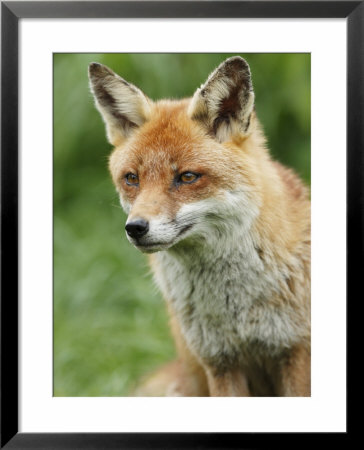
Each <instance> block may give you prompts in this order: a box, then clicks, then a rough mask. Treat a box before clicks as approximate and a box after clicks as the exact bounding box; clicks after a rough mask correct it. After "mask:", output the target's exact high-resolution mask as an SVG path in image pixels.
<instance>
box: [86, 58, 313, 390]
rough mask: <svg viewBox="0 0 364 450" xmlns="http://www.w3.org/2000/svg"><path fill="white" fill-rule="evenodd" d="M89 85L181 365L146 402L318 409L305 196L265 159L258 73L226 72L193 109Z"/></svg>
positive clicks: (158, 378)
mask: <svg viewBox="0 0 364 450" xmlns="http://www.w3.org/2000/svg"><path fill="white" fill-rule="evenodd" d="M89 79H90V86H91V91H92V93H93V95H94V98H95V104H96V107H97V108H98V110H99V111H100V113H101V116H102V118H103V120H104V122H105V125H106V132H107V137H108V140H109V142H110V143H111V144H112V145H113V146H114V147H115V149H114V151H113V152H112V154H111V157H110V161H109V168H110V172H111V176H112V179H113V182H114V184H115V186H116V189H117V192H118V193H119V195H120V202H121V205H122V207H123V208H124V210H125V211H126V213H127V214H128V219H127V222H126V225H125V229H126V234H127V238H128V239H129V241H130V242H131V243H132V244H133V245H134V246H135V247H136V248H137V249H139V250H140V251H142V252H144V253H149V254H151V255H149V258H150V263H151V266H152V269H153V272H154V275H155V280H156V282H157V284H158V286H159V287H160V289H161V291H162V293H163V295H164V297H165V299H166V302H167V307H168V311H169V313H170V317H171V327H172V333H173V336H174V338H175V341H176V347H177V351H178V360H176V361H175V362H172V363H170V364H167V365H166V366H165V367H163V368H162V369H160V370H159V372H157V373H156V374H155V375H152V376H151V377H150V378H149V379H147V380H146V381H145V383H144V384H143V385H142V386H141V387H140V388H139V390H138V391H137V394H136V395H143V396H169V395H171V396H172V395H174V396H310V395H311V367H310V361H311V358H310V354H311V337H310V336H311V333H310V200H309V193H308V190H307V188H306V187H305V186H304V185H303V183H302V182H301V181H300V180H299V178H298V177H297V176H296V175H295V174H294V173H293V171H291V170H290V169H288V168H285V167H284V166H282V165H281V164H280V163H278V162H275V161H273V160H272V159H271V157H270V156H269V153H268V151H267V148H266V143H265V138H264V135H263V132H262V130H261V126H260V124H259V121H258V119H257V116H256V112H255V108H254V91H253V84H252V80H251V73H250V68H249V65H248V63H247V62H246V61H245V60H244V59H243V58H241V57H239V56H235V57H231V58H229V59H227V60H226V61H224V62H222V63H221V64H220V65H219V66H218V67H217V68H216V69H215V70H214V71H213V72H212V73H211V74H210V76H209V77H208V79H207V81H206V82H205V84H203V85H202V86H201V87H200V88H199V89H197V91H196V92H195V94H194V95H193V96H192V98H190V99H183V100H161V101H157V102H154V101H152V100H151V99H149V98H148V97H147V96H146V95H145V94H144V93H143V92H142V91H141V90H139V89H138V88H137V87H135V86H134V85H132V84H130V83H128V82H127V81H125V80H124V79H123V78H121V77H120V76H118V75H117V74H115V73H114V72H113V71H112V70H110V69H109V68H107V67H105V66H104V65H101V64H97V63H91V64H90V66H89Z"/></svg>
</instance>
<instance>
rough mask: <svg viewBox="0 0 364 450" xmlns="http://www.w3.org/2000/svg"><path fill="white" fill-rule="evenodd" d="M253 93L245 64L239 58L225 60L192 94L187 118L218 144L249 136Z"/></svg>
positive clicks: (247, 67) (248, 70)
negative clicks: (206, 131) (211, 136)
mask: <svg viewBox="0 0 364 450" xmlns="http://www.w3.org/2000/svg"><path fill="white" fill-rule="evenodd" d="M253 107H254V92H253V85H252V81H251V75H250V69H249V65H248V63H247V62H246V61H245V60H244V59H243V58H241V57H240V56H234V57H232V58H228V59H227V60H226V61H224V62H223V63H222V64H220V65H219V66H218V67H217V69H215V70H214V71H213V72H212V73H211V75H210V76H209V77H208V79H207V81H206V83H205V84H203V85H202V86H201V87H200V88H199V89H197V91H196V92H195V94H194V96H193V98H192V100H191V103H190V106H189V116H190V117H191V119H193V120H197V121H200V122H201V123H202V125H203V126H204V127H205V128H207V130H208V133H210V134H212V135H214V136H216V139H217V140H219V141H220V142H223V141H226V140H228V139H229V138H230V137H232V136H233V135H234V134H247V133H248V132H249V125H250V116H251V113H252V111H253Z"/></svg>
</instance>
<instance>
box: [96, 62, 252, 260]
mask: <svg viewBox="0 0 364 450" xmlns="http://www.w3.org/2000/svg"><path fill="white" fill-rule="evenodd" d="M89 79H90V86H91V91H92V93H93V95H94V98H95V104H96V107H97V109H98V110H99V111H100V113H101V116H102V118H103V120H104V122H105V125H106V133H107V137H108V140H109V142H110V143H111V144H112V145H113V146H114V147H115V149H114V151H113V153H112V155H111V157H110V162H109V168H110V172H111V175H112V178H113V181H114V184H115V186H116V189H117V191H118V193H119V196H120V202H121V205H122V206H123V208H124V210H125V211H126V213H127V214H128V219H127V223H126V226H125V228H126V233H127V237H128V239H129V240H130V241H131V242H132V243H133V244H134V245H135V246H136V247H137V248H139V249H140V250H141V251H143V252H148V253H150V252H155V251H160V250H166V249H169V248H176V247H177V246H181V245H182V246H183V245H188V243H189V242H196V238H198V239H197V240H198V241H201V238H202V239H206V240H209V238H210V237H211V236H212V235H214V236H215V237H216V238H219V236H222V235H223V234H224V233H223V230H224V228H226V229H227V227H228V225H227V224H229V223H230V224H231V223H234V221H235V222H242V223H241V224H239V225H242V226H243V225H246V226H247V225H248V224H249V222H251V220H252V217H253V216H254V214H255V209H254V207H253V206H252V205H253V203H252V202H251V201H250V193H249V183H248V179H249V174H248V173H247V167H248V166H249V164H252V163H251V162H249V161H252V158H251V157H250V155H249V145H248V146H246V149H245V150H244V152H245V157H244V160H243V159H242V157H241V156H242V152H243V150H242V143H243V142H245V141H249V139H250V137H251V136H252V134H254V133H253V131H254V129H255V128H256V125H255V113H254V92H253V87H252V81H251V74H250V69H249V66H248V64H247V62H246V61H245V60H244V59H242V58H241V57H232V58H229V59H227V60H226V61H224V62H223V63H222V64H221V65H220V66H218V67H217V68H216V69H215V70H214V71H213V72H212V73H211V75H210V76H209V77H208V79H207V81H206V82H205V83H204V84H203V85H202V86H201V87H200V88H199V89H197V91H196V92H195V94H194V95H193V97H192V98H191V99H184V100H179V101H172V100H161V101H158V102H153V101H152V100H151V99H149V98H148V97H147V96H146V95H145V94H144V93H143V92H142V91H141V90H140V89H138V88H137V87H135V86H134V85H132V84H130V83H128V82H127V81H125V80H124V79H123V78H121V77H120V76H118V75H117V74H115V73H114V72H113V71H112V70H110V69H109V68H107V67H105V66H103V65H101V64H97V63H92V64H90V66H89ZM252 170H253V171H254V168H253V169H252ZM237 211H240V212H242V211H243V212H244V211H245V213H244V214H243V215H242V214H240V213H239V214H237ZM227 218H229V220H227ZM226 231H227V232H231V230H230V231H229V230H228V229H227V230H226ZM177 248H178V247H177Z"/></svg>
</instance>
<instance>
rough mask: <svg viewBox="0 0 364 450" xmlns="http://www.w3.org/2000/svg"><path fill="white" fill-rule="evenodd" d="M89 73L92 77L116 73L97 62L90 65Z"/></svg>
mask: <svg viewBox="0 0 364 450" xmlns="http://www.w3.org/2000/svg"><path fill="white" fill-rule="evenodd" d="M88 72H89V74H90V76H105V75H114V73H113V72H112V71H111V70H110V69H109V68H108V67H106V66H104V65H103V64H100V63H97V62H92V63H90V64H89V66H88Z"/></svg>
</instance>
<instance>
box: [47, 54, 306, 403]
mask: <svg viewBox="0 0 364 450" xmlns="http://www.w3.org/2000/svg"><path fill="white" fill-rule="evenodd" d="M228 56H232V55H230V54H55V55H54V395H56V396H123V395H128V394H129V393H130V389H131V388H132V387H133V385H134V384H135V383H136V382H137V380H138V378H140V377H141V376H142V375H144V374H146V373H148V372H149V371H152V370H153V369H155V368H156V367H158V365H160V364H161V363H163V362H165V361H168V360H170V359H172V358H173V357H174V354H175V351H174V346H173V342H172V339H171V337H170V334H169V330H168V318H167V315H166V312H165V309H164V304H163V300H162V298H161V296H160V294H159V293H158V292H157V290H156V288H155V287H154V285H153V282H152V278H151V275H150V273H149V270H148V266H147V261H146V259H145V257H144V255H142V254H140V253H139V252H138V251H137V250H135V249H134V248H133V247H132V246H131V245H130V244H129V243H128V242H127V240H126V238H125V235H124V229H123V228H124V223H125V215H124V213H123V212H122V210H121V208H120V206H119V201H118V197H117V195H116V192H115V190H114V188H113V186H112V183H111V181H110V179H109V174H108V171H107V158H108V155H109V153H110V150H111V148H110V146H109V145H108V143H107V141H106V138H105V131H104V125H103V122H102V120H101V117H100V115H99V113H98V112H97V111H96V109H95V107H94V105H93V99H92V96H91V94H90V92H89V88H88V80H87V67H88V64H89V63H90V62H92V61H96V62H100V63H102V64H106V65H107V66H109V67H110V68H112V69H113V70H114V71H115V72H117V73H119V74H120V75H121V76H122V77H123V78H125V79H127V80H128V81H130V82H132V83H133V84H135V85H137V86H138V87H140V88H141V89H142V90H143V91H144V92H145V93H146V94H147V95H148V96H149V97H150V98H152V99H155V100H156V99H159V98H163V97H169V98H181V97H186V96H191V95H192V94H193V92H194V91H195V89H196V88H197V87H198V86H200V84H201V83H203V82H204V81H205V80H206V78H207V76H208V74H209V73H210V72H211V71H212V70H213V69H214V68H215V67H216V66H217V65H218V64H220V63H221V62H222V61H223V60H224V59H225V58H227V57H228ZM241 56H243V57H244V58H246V59H247V61H248V62H249V64H250V67H251V71H252V75H253V83H254V89H255V93H256V111H257V114H258V117H259V118H260V121H261V123H262V124H263V128H264V130H265V133H266V136H267V139H268V145H269V147H270V149H271V152H272V154H273V156H274V157H275V158H276V159H278V160H280V161H281V162H283V163H285V164H286V165H288V166H291V167H293V168H294V169H295V170H296V171H297V172H298V173H299V174H300V175H301V176H302V177H303V178H304V180H305V181H306V182H307V183H309V181H310V55H309V54H243V55H241Z"/></svg>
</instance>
